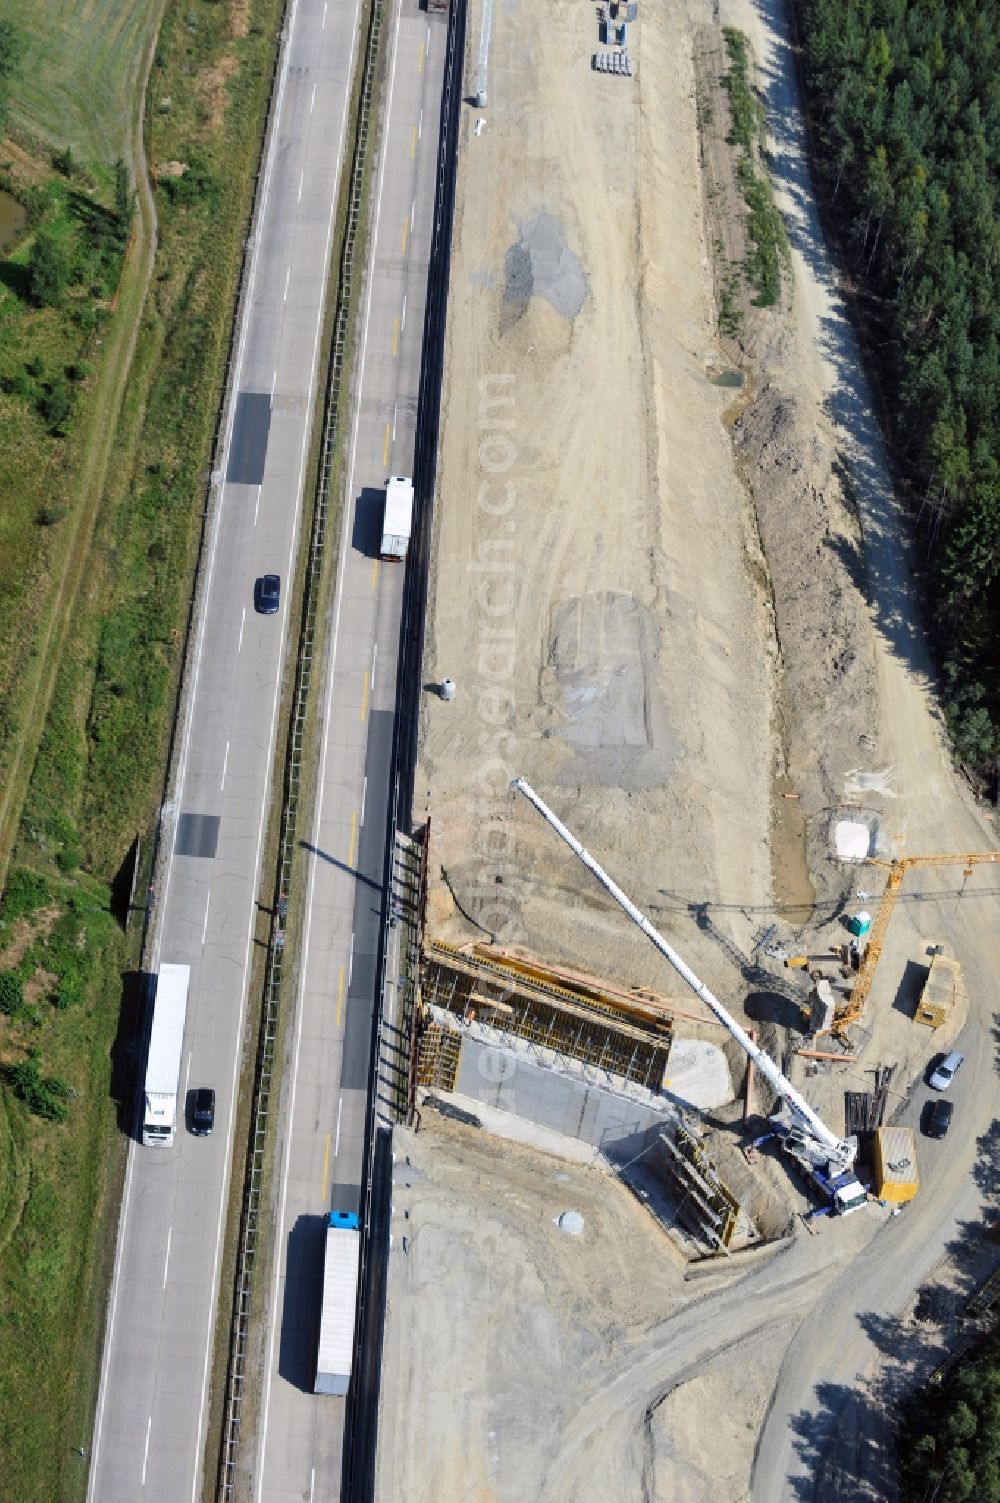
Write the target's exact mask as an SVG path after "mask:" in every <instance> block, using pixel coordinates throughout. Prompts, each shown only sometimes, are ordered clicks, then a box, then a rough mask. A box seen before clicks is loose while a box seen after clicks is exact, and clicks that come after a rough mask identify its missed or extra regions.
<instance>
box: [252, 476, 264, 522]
mask: <svg viewBox="0 0 1000 1503" xmlns="http://www.w3.org/2000/svg"><path fill="white" fill-rule="evenodd" d="M261 489H262V487H261V486H259V485H258V487H257V502H256V505H255V506H254V509H253V525H254V526H255V527H256V526H257V518H258V517H259V516H260V493H261Z"/></svg>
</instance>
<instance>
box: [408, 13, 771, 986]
mask: <svg viewBox="0 0 1000 1503" xmlns="http://www.w3.org/2000/svg"><path fill="white" fill-rule="evenodd" d="M691 8H692V9H693V10H696V11H699V12H703V14H704V16H705V17H707V15H708V5H707V3H706V4H705V5H704V6H697V5H696V6H694V7H691ZM479 29H480V8H479V5H478V4H473V5H472V6H471V9H470V24H469V38H470V40H469V49H470V55H471V56H472V58H473V59H474V57H475V55H476V53H477V52H478V44H479ZM596 37H597V17H596V9H595V8H594V7H593V6H591V5H588V4H584V3H580V0H574V3H570V0H556V3H555V4H552V5H547V6H546V7H544V9H542V10H539V9H537V8H532V7H527V8H524V7H518V8H517V10H516V12H515V10H514V9H513V8H512V7H511V6H509V5H506V4H500V5H498V6H497V7H495V10H494V34H493V41H492V46H491V50H490V70H491V73H490V87H489V99H490V104H489V110H488V113H487V115H486V117H485V127H484V129H483V131H482V133H481V135H479V136H478V137H476V136H474V135H473V134H472V128H473V123H474V119H475V112H474V111H471V110H470V111H468V112H467V113H466V114H465V116H464V124H463V129H464V131H465V132H466V135H465V139H464V140H463V144H462V156H461V160H460V169H459V191H458V205H457V227H456V237H455V239H456V254H455V261H454V266H453V270H452V294H451V296H452V302H451V306H450V331H451V332H450V338H449V344H448V355H447V371H446V378H445V412H444V421H443V441H442V451H441V460H440V476H439V487H438V507H437V537H436V540H435V549H434V564H433V578H432V583H431V592H430V598H431V611H430V620H429V627H428V650H427V657H426V663H425V679H429V680H432V681H433V680H435V679H441V678H444V677H445V676H450V677H452V678H454V679H455V681H456V683H457V685H458V692H457V696H456V698H455V700H454V701H453V702H452V703H449V704H445V703H442V702H439V701H437V700H436V699H434V698H432V697H430V696H428V697H427V698H426V699H425V711H424V719H423V726H422V748H421V752H422V755H421V766H420V769H419V771H418V775H417V783H416V787H417V790H418V796H419V793H420V791H421V789H422V788H426V789H428V790H430V800H429V801H430V810H431V815H432V831H433V834H432V849H431V876H432V882H433V885H434V891H433V896H432V928H434V929H436V930H437V932H439V933H444V934H445V935H447V936H449V937H452V938H455V937H461V938H462V939H465V938H468V937H470V935H472V934H477V935H478V936H480V937H481V929H485V930H486V931H487V932H489V933H496V934H498V935H499V937H500V938H501V939H502V940H505V941H506V942H507V943H512V942H516V943H521V944H523V945H525V946H526V947H527V948H528V949H530V950H534V951H535V952H537V953H538V954H540V955H542V956H544V957H546V958H547V959H550V960H563V961H572V962H575V963H577V964H580V965H583V966H585V967H590V968H592V969H594V970H596V971H598V972H599V973H604V974H611V975H615V974H617V975H619V976H627V977H628V980H629V981H630V982H633V981H645V982H647V983H652V982H653V981H654V980H656V981H658V983H659V984H660V985H661V986H662V984H663V974H662V967H661V965H660V963H659V961H658V960H657V957H656V956H655V954H654V953H653V952H652V951H650V950H649V947H648V945H646V943H645V941H643V940H641V939H638V938H636V939H633V937H632V935H631V934H630V933H629V929H628V926H627V925H625V924H623V923H622V921H621V920H620V918H619V916H618V915H617V913H615V912H610V911H609V909H608V905H607V904H606V903H605V902H603V901H602V900H601V899H600V895H599V893H598V891H597V889H596V888H595V887H594V886H593V884H592V882H591V879H590V878H588V877H587V875H586V874H585V873H584V872H583V871H582V869H581V868H579V867H578V866H577V865H576V863H575V862H574V861H573V860H572V858H571V857H570V856H569V855H568V854H567V853H566V852H565V851H564V850H563V848H561V847H560V846H559V845H558V844H557V842H556V841H555V840H554V838H553V836H552V835H551V834H550V832H549V831H548V830H547V829H546V828H545V826H544V824H542V823H541V822H540V821H539V819H538V817H537V815H536V814H534V813H533V811H531V810H530V808H529V807H528V806H527V804H525V803H524V802H523V801H521V800H518V801H517V802H516V804H515V802H514V800H513V798H512V797H511V796H509V795H507V794H506V791H505V790H506V785H507V783H508V782H509V780H510V779H511V778H512V777H514V776H515V775H518V774H520V775H524V776H526V777H527V778H528V780H529V781H530V782H531V783H532V784H533V785H534V786H535V787H536V788H537V789H538V791H539V792H540V793H542V795H543V797H546V798H547V799H549V800H550V801H551V802H552V803H553V804H554V805H555V807H556V809H557V811H558V812H559V814H560V815H561V816H562V817H563V818H565V820H566V821H567V823H568V824H569V825H570V827H571V828H572V829H573V830H574V831H575V833H577V834H578V836H579V837H580V838H581V839H582V840H583V841H584V842H585V843H586V844H588V845H591V846H592V848H593V850H594V851H595V853H598V854H599V856H600V859H601V860H602V861H603V862H605V863H606V865H607V866H608V868H609V870H610V871H611V872H612V874H613V875H614V876H615V877H616V879H617V880H619V881H620V882H621V883H622V885H623V886H624V887H625V888H626V890H628V891H629V892H630V894H631V895H632V896H634V897H635V899H636V901H638V902H639V904H640V905H645V906H647V907H648V908H649V909H650V910H652V911H653V912H654V913H658V915H659V917H660V918H661V919H662V921H663V922H664V924H665V925H666V927H667V928H668V929H669V930H671V931H672V932H675V933H676V935H677V936H678V942H679V943H680V939H679V936H681V935H683V948H684V949H685V951H686V953H689V954H690V955H691V957H692V961H693V963H696V964H701V965H702V966H703V967H704V969H705V971H706V975H707V977H709V978H710V977H713V976H714V977H715V979H716V981H717V982H718V984H719V985H720V986H722V985H725V984H726V981H727V979H728V981H729V982H730V983H731V981H732V977H731V976H730V977H728V978H727V977H726V974H725V972H724V971H721V970H720V957H719V954H718V952H717V950H716V948H715V946H713V945H712V944H711V943H710V942H708V941H707V940H705V939H704V938H703V937H702V935H701V933H700V932H699V931H698V929H697V928H696V927H695V925H694V923H693V922H692V921H691V918H690V915H689V913H688V908H687V905H688V904H689V903H703V902H706V901H709V902H712V903H718V904H721V905H723V907H722V923H723V925H724V927H726V928H727V929H733V928H735V929H736V930H737V931H738V932H739V934H740V938H741V940H745V939H746V937H747V933H748V930H749V927H750V924H751V923H752V922H753V919H752V917H751V918H750V919H749V920H747V919H744V918H742V917H741V915H740V913H739V909H740V908H744V907H745V908H746V909H747V910H748V912H749V913H751V915H752V913H753V911H754V910H757V909H759V908H760V907H761V906H762V905H763V904H764V903H766V901H767V898H768V892H769V862H768V850H767V835H768V811H769V779H770V773H771V762H770V752H769V736H768V722H769V713H770V707H769V671H768V651H769V648H768V643H769V641H770V639H771V633H770V626H769V618H768V612H767V601H766V592H765V590H764V588H763V583H762V570H761V568H760V566H759V562H757V561H756V558H757V544H756V537H755V532H754V528H753V524H752V518H751V516H750V513H749V509H748V506H747V502H746V498H745V495H744V492H743V490H742V487H741V486H740V484H739V482H738V478H737V475H736V470H735V464H734V460H733V456H732V451H731V447H730V445H729V443H728V442H727V439H726V434H725V429H724V427H723V422H722V416H723V412H724V410H725V408H726V405H727V400H728V397H727V393H725V392H723V391H721V390H719V389H718V388H716V387H713V386H712V385H710V384H709V382H708V380H707V378H706V370H707V368H708V366H709V365H712V364H717V363H718V360H719V353H720V352H719V346H718V342H717V340H716V338H715V333H714V329H715V315H714V310H713V298H712V283H711V268H710V265H709V260H708V255H707V247H706V243H705V231H704V224H703V214H702V202H701V191H700V182H699V163H698V144H697V134H696V129H695V98H694V68H693V58H692V47H691V28H690V22H689V20H688V18H687V17H686V15H685V14H684V9H683V8H677V7H674V6H671V7H667V8H664V9H662V10H661V9H660V8H657V7H653V8H651V9H650V10H649V11H648V12H644V14H643V17H642V19H641V20H640V22H639V23H638V27H632V28H631V37H632V43H631V45H632V50H633V53H634V55H635V57H636V62H637V71H638V77H637V79H636V80H633V81H628V80H624V79H612V78H605V77H602V76H600V75H597V74H595V73H593V72H592V71H591V67H590V57H591V53H592V52H593V50H594V48H595V46H596ZM468 76H470V77H473V76H474V64H473V69H472V71H470V72H469V75H468ZM539 216H549V218H548V219H546V220H543V229H544V230H545V231H547V233H548V236H549V239H550V240H551V241H559V242H561V247H560V254H561V255H562V262H563V273H564V274H562V275H560V276H559V277H558V279H557V286H556V289H555V292H554V295H553V296H552V297H551V298H549V299H546V298H545V297H543V296H538V295H535V296H533V297H530V298H529V299H528V300H527V303H526V305H525V302H524V299H523V297H520V298H519V297H517V296H516V294H521V293H523V291H524V287H525V283H524V278H523V275H521V273H522V271H523V259H524V258H523V256H521V257H520V258H518V256H517V254H516V253H515V255H514V257H512V258H510V259H508V252H509V251H510V250H511V248H512V247H516V246H517V244H518V242H519V240H520V239H521V238H522V236H523V235H524V234H525V232H526V231H527V234H528V237H529V239H530V237H531V235H532V234H533V233H537V225H538V221H539ZM549 249H550V252H551V253H550V256H549V259H550V260H551V259H552V258H553V256H554V255H555V252H552V251H551V247H550V248H549ZM570 258H576V260H577V261H578V263H579V272H578V273H577V272H576V269H575V267H574V265H573V262H572V260H571V259H570ZM519 259H520V261H521V262H522V265H521V266H519V265H518V264H517V263H518V260H519ZM512 263H513V264H512ZM539 270H541V271H542V272H544V270H545V266H544V264H542V266H541V267H540V268H539V267H537V266H536V278H537V277H538V274H539ZM574 277H575V278H576V280H575V281H574ZM511 279H512V284H511ZM581 281H582V284H583V286H584V289H585V290H584V295H583V301H582V304H581V305H580V306H579V310H578V311H576V312H575V316H572V317H570V316H568V312H569V311H572V308H573V299H572V297H571V296H570V294H572V293H573V291H574V290H575V289H578V288H579V286H580V284H581ZM509 284H510V285H509ZM505 289H507V292H506V294H505ZM560 309H562V310H563V311H560ZM518 315H519V316H518ZM729 395H731V394H729ZM491 820H493V821H495V824H492V825H491V823H490V821H491ZM442 873H443V874H444V876H443V878H442ZM497 877H500V878H502V879H503V880H502V883H498V882H497V880H496V878H497ZM453 898H454V901H453ZM730 910H732V911H730ZM463 915H465V916H466V917H463ZM470 918H471V919H472V920H473V921H474V923H475V924H477V925H479V926H481V929H477V928H474V927H473V926H472V925H470V924H469V922H468V921H467V920H468V919H470Z"/></svg>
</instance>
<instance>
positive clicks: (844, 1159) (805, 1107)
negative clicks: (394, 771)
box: [510, 778, 857, 1170]
mask: <svg viewBox="0 0 1000 1503" xmlns="http://www.w3.org/2000/svg"><path fill="white" fill-rule="evenodd" d="M510 786H511V787H512V788H515V789H516V790H517V791H518V793H523V794H524V796H525V798H526V799H527V800H528V802H529V803H531V804H534V806H535V808H536V809H537V810H538V812H539V814H540V815H541V816H542V818H543V819H544V820H546V821H547V822H548V823H549V824H550V825H551V826H552V828H553V830H555V832H556V834H557V835H558V836H559V837H560V839H562V840H564V841H565V842H566V844H567V845H568V846H569V848H570V850H571V851H572V852H573V854H574V855H575V856H577V857H578V858H579V860H580V861H582V862H583V864H584V866H586V867H587V868H588V869H589V870H590V871H591V872H593V874H594V876H595V877H596V878H597V880H598V882H600V884H601V886H602V887H603V888H604V889H605V890H606V891H607V892H609V893H610V894H611V896H612V897H613V898H614V900H615V902H616V903H617V904H618V905H619V907H621V908H624V910H625V912H626V913H627V914H628V916H629V918H630V919H631V920H632V922H633V923H634V924H637V925H638V927H639V928H640V929H641V930H642V932H643V934H645V936H646V938H647V939H648V940H649V941H650V943H651V944H654V945H655V946H656V948H657V949H658V950H659V952H660V954H661V955H662V956H663V957H664V958H665V959H666V960H669V962H670V964H671V965H672V966H673V968H674V970H675V971H676V972H677V973H678V975H680V976H682V977H683V978H684V980H685V981H686V982H687V984H688V986H689V987H690V988H691V990H692V991H693V992H694V993H695V995H696V996H697V997H700V998H701V1000H702V1001H703V1002H704V1004H705V1006H706V1007H708V1008H709V1009H710V1010H711V1011H712V1012H713V1013H714V1014H715V1016H716V1017H717V1018H718V1020H719V1022H720V1023H721V1024H722V1025H723V1027H724V1028H726V1029H728V1031H729V1033H730V1034H731V1035H732V1037H733V1038H734V1039H735V1040H736V1042H737V1043H738V1044H739V1046H740V1048H741V1049H742V1050H743V1052H744V1054H746V1055H747V1057H748V1058H749V1059H752V1060H753V1062H754V1064H755V1065H756V1067H757V1069H758V1070H759V1071H760V1073H761V1074H762V1075H763V1077H764V1079H765V1080H766V1081H768V1082H769V1084H770V1085H772V1086H773V1087H774V1089H775V1091H777V1093H778V1095H779V1096H781V1097H782V1098H783V1100H785V1101H787V1102H788V1105H789V1106H790V1107H791V1109H792V1111H793V1113H794V1115H795V1117H796V1118H798V1120H799V1122H800V1123H801V1125H802V1127H803V1128H804V1129H806V1130H807V1131H808V1132H809V1133H810V1134H811V1136H812V1137H813V1138H814V1139H815V1140H816V1142H817V1143H818V1144H820V1145H821V1146H822V1148H823V1149H824V1150H825V1151H826V1153H828V1154H829V1157H830V1160H831V1162H832V1163H834V1164H836V1165H837V1166H838V1167H839V1168H841V1169H845V1170H846V1169H849V1168H850V1167H851V1165H852V1164H853V1162H854V1157H855V1153H856V1151H857V1150H856V1145H855V1143H854V1141H853V1140H852V1139H850V1138H846V1139H842V1138H838V1137H837V1135H836V1134H835V1133H832V1132H831V1131H830V1129H829V1128H828V1127H827V1125H826V1123H825V1122H824V1121H823V1119H822V1117H820V1116H818V1115H817V1113H816V1112H814V1111H813V1109H812V1107H811V1106H810V1105H809V1103H808V1101H806V1100H805V1098H804V1097H803V1096H800V1095H799V1093H798V1091H797V1090H796V1089H795V1087H794V1086H793V1085H792V1083H791V1081H790V1080H788V1079H787V1077H786V1076H784V1075H783V1074H782V1073H781V1071H780V1070H779V1069H778V1067H777V1065H776V1064H775V1063H774V1061H773V1060H772V1059H771V1057H770V1055H767V1054H765V1053H764V1051H763V1049H760V1048H758V1046H757V1045H756V1044H755V1043H754V1041H753V1039H752V1038H751V1037H750V1035H749V1034H748V1033H746V1032H745V1031H744V1029H742V1028H741V1027H740V1025H739V1023H737V1021H736V1019H735V1018H733V1017H730V1015H729V1013H728V1012H727V1011H726V1009H725V1008H724V1007H723V1005H722V1003H721V1002H720V1001H719V999H718V997H716V996H714V995H713V994H712V992H710V991H709V989H708V987H707V986H706V985H705V984H704V982H703V981H699V979H698V977H697V976H696V975H695V973H694V971H692V969H691V967H690V966H688V965H685V963H684V961H683V960H682V959H681V957H680V956H679V955H678V953H677V951H676V950H675V949H674V948H673V946H672V945H669V944H668V943H667V941H666V940H665V939H664V938H663V935H662V934H660V933H659V931H658V930H656V929H654V928H653V926H652V924H651V923H650V922H649V920H648V919H647V918H646V917H645V916H644V915H643V914H642V913H641V912H640V911H639V909H638V908H637V907H636V906H635V904H634V903H633V902H631V901H630V900H629V899H628V898H627V897H626V896H625V894H624V893H623V892H622V890H621V888H620V887H619V886H618V885H617V883H615V882H613V881H612V880H611V878H610V877H609V876H608V874H607V872H606V871H605V870H604V869H603V867H601V866H599V865H598V863H597V862H596V861H595V860H594V858H593V856H592V855H591V854H590V852H589V851H588V850H587V849H586V848H585V847H584V846H582V845H581V844H580V842H579V841H578V840H577V838H576V836H575V835H572V834H571V833H570V831H569V830H567V828H566V826H565V825H564V824H563V822H562V820H561V819H559V818H558V817H557V816H556V815H555V814H553V812H552V810H551V809H550V808H549V807H548V805H547V804H546V803H545V802H544V800H542V799H540V798H539V796H538V794H537V793H536V792H535V790H534V789H533V788H532V787H531V785H530V784H529V783H526V782H525V780H524V778H515V779H514V781H513V782H512V783H511V785H510Z"/></svg>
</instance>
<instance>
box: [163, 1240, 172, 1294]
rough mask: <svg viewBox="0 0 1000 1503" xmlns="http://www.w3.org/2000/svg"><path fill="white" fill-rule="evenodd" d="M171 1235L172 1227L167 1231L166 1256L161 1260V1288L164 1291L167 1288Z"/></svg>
mask: <svg viewBox="0 0 1000 1503" xmlns="http://www.w3.org/2000/svg"><path fill="white" fill-rule="evenodd" d="M173 1235H174V1229H173V1227H170V1229H169V1231H168V1232H167V1256H166V1257H165V1258H164V1260H163V1287H164V1289H166V1287H167V1269H168V1268H169V1267H170V1243H171V1240H172V1239H173Z"/></svg>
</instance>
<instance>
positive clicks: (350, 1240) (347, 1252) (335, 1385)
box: [313, 1211, 360, 1397]
mask: <svg viewBox="0 0 1000 1503" xmlns="http://www.w3.org/2000/svg"><path fill="white" fill-rule="evenodd" d="M359 1252H360V1246H359V1234H358V1218H357V1216H356V1215H355V1213H354V1212H353V1211H331V1212H330V1215H329V1218H328V1220H327V1224H326V1255H325V1260H324V1263H323V1308H322V1311H321V1313H320V1320H319V1347H318V1350H317V1354H316V1382H315V1383H314V1384H313V1392H314V1393H329V1394H334V1395H335V1396H340V1397H343V1395H344V1394H346V1392H347V1390H348V1387H349V1386H350V1382H351V1365H352V1359H353V1356H354V1315H355V1310H356V1307H357V1303H358V1257H359Z"/></svg>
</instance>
